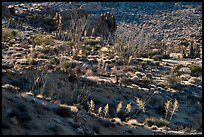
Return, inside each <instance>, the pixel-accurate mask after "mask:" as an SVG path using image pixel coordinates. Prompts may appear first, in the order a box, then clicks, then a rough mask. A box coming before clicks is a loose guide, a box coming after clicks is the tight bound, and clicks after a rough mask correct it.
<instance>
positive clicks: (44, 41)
mask: <svg viewBox="0 0 204 137" xmlns="http://www.w3.org/2000/svg"><path fill="white" fill-rule="evenodd" d="M34 41H35V43H36V44H37V45H54V44H55V42H54V40H53V38H52V37H50V36H47V35H43V34H41V33H39V34H38V35H37V36H36V37H35V38H34Z"/></svg>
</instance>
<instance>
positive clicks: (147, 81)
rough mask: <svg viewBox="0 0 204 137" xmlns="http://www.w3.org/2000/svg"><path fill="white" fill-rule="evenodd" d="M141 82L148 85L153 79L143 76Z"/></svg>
mask: <svg viewBox="0 0 204 137" xmlns="http://www.w3.org/2000/svg"><path fill="white" fill-rule="evenodd" d="M141 82H142V83H143V84H144V85H148V84H150V83H151V82H152V81H151V79H149V78H147V77H144V78H142V80H141Z"/></svg>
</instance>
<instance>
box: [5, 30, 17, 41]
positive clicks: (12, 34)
mask: <svg viewBox="0 0 204 137" xmlns="http://www.w3.org/2000/svg"><path fill="white" fill-rule="evenodd" d="M17 35H18V32H17V31H15V30H10V29H2V41H3V42H8V41H9V40H11V39H14V38H15V36H17Z"/></svg>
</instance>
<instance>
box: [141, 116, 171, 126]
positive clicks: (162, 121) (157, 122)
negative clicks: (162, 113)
mask: <svg viewBox="0 0 204 137" xmlns="http://www.w3.org/2000/svg"><path fill="white" fill-rule="evenodd" d="M143 124H144V125H147V126H149V127H151V126H153V125H156V126H157V127H169V126H170V125H171V123H170V122H169V121H167V120H165V119H162V118H160V119H156V118H153V117H151V118H146V119H145V120H144V123H143Z"/></svg>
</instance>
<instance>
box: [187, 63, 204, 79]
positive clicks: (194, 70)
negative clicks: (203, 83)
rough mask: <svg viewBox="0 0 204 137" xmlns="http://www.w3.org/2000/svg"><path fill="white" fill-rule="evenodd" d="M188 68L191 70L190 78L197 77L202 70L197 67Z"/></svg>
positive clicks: (190, 66) (189, 66)
mask: <svg viewBox="0 0 204 137" xmlns="http://www.w3.org/2000/svg"><path fill="white" fill-rule="evenodd" d="M188 68H189V69H190V70H191V76H195V77H198V76H199V75H201V74H202V68H201V67H200V66H198V65H188Z"/></svg>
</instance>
